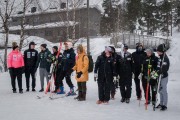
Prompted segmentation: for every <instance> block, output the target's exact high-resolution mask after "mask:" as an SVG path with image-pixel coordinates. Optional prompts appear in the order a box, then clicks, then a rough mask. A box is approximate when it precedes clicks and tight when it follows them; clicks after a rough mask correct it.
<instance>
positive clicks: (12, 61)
mask: <svg viewBox="0 0 180 120" xmlns="http://www.w3.org/2000/svg"><path fill="white" fill-rule="evenodd" d="M12 48H13V51H12V52H11V53H9V55H8V58H7V60H8V61H7V66H8V68H9V73H10V76H11V85H12V90H13V93H16V78H17V81H18V86H19V93H21V94H22V93H23V89H22V74H23V72H24V59H23V55H22V54H21V52H19V47H18V45H17V43H16V42H13V43H12Z"/></svg>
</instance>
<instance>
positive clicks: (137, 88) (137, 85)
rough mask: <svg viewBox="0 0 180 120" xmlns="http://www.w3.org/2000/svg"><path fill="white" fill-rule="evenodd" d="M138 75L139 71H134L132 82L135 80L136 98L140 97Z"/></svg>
mask: <svg viewBox="0 0 180 120" xmlns="http://www.w3.org/2000/svg"><path fill="white" fill-rule="evenodd" d="M139 75H140V72H139V71H137V72H135V74H134V82H135V87H136V96H137V97H138V98H140V97H141V87H140V79H139V78H138V77H139Z"/></svg>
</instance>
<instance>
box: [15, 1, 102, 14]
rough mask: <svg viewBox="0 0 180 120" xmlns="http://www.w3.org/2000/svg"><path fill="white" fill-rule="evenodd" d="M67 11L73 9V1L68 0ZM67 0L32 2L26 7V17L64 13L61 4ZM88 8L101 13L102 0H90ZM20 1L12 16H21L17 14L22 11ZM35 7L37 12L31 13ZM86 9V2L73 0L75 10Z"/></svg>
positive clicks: (17, 2)
mask: <svg viewBox="0 0 180 120" xmlns="http://www.w3.org/2000/svg"><path fill="white" fill-rule="evenodd" d="M68 1H69V2H68V6H69V10H72V9H73V5H74V0H68ZM66 2H67V0H32V2H31V4H30V5H29V6H28V10H27V11H26V15H34V14H41V13H47V12H53V11H54V12H56V11H65V10H66V8H65V9H62V8H61V3H66ZM89 2H90V4H89V5H90V8H96V9H98V10H99V11H101V12H103V8H102V2H103V0H90V1H89ZM22 5H23V4H22V0H17V1H16V4H15V6H18V7H17V9H16V10H15V12H14V14H13V16H14V17H15V16H22V14H17V13H18V12H19V11H22V9H23V6H22ZM33 7H36V8H37V11H36V12H35V13H31V8H33ZM85 7H87V0H75V8H85Z"/></svg>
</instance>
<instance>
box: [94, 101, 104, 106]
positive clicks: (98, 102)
mask: <svg viewBox="0 0 180 120" xmlns="http://www.w3.org/2000/svg"><path fill="white" fill-rule="evenodd" d="M103 103H104V102H103V101H101V100H98V101H97V102H96V104H98V105H99V104H103Z"/></svg>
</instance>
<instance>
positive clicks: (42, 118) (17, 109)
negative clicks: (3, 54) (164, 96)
mask: <svg viewBox="0 0 180 120" xmlns="http://www.w3.org/2000/svg"><path fill="white" fill-rule="evenodd" d="M179 38H180V33H178V32H176V30H174V35H173V39H172V44H171V49H170V50H169V51H168V55H171V56H169V57H170V61H171V67H170V71H169V74H170V76H169V83H168V93H169V103H168V110H167V111H165V112H161V111H159V110H157V111H155V112H154V111H153V109H152V106H151V105H149V106H148V110H147V111H146V110H145V107H144V103H145V100H142V101H141V103H140V106H139V101H137V100H136V95H135V88H134V82H133V88H132V98H131V102H130V103H129V104H126V103H120V98H121V97H120V93H119V89H118V91H117V94H116V99H115V100H111V101H110V104H109V105H97V104H96V100H97V99H98V94H97V91H98V88H97V83H96V82H94V80H93V77H94V76H93V74H92V73H91V74H90V79H89V81H88V83H87V100H86V101H85V102H78V101H75V100H74V99H73V97H65V98H59V99H56V100H49V98H48V95H47V96H45V97H44V98H42V99H37V98H36V96H37V95H44V93H39V92H35V93H33V92H29V93H27V92H24V94H19V93H17V94H13V93H12V90H11V85H10V77H9V74H8V73H0V98H1V99H0V119H1V120H54V119H62V120H92V119H94V120H119V119H122V120H135V119H137V120H159V119H160V120H179V119H180V115H179V113H180V101H179V100H180V96H179V95H178V94H179V91H180V87H179V86H180V81H179V78H180V75H179V72H180V64H179V63H178V62H179V60H180V48H179V46H180V42H179ZM79 43H83V44H84V45H85V40H83V39H82V40H81V41H79ZM79 43H77V44H79ZM91 44H92V46H91V50H92V55H93V57H94V58H95V56H97V55H99V54H100V52H101V51H102V50H104V46H106V45H109V38H94V39H91ZM72 78H73V83H74V85H75V86H76V81H75V80H74V76H72ZM65 85H66V84H65ZM23 88H24V90H25V78H23ZM39 89H40V80H39V74H37V87H36V90H39ZM65 90H66V91H69V88H68V87H67V86H65ZM59 96H61V95H59Z"/></svg>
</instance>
